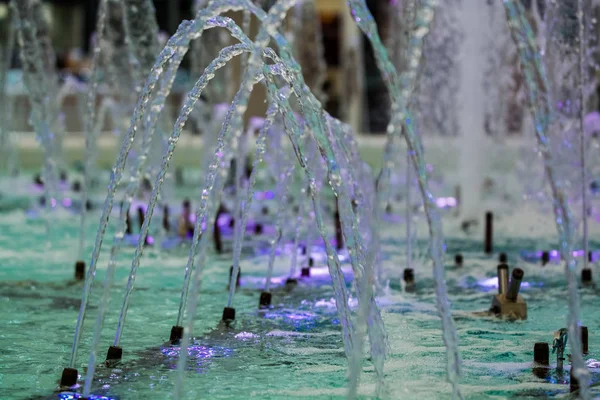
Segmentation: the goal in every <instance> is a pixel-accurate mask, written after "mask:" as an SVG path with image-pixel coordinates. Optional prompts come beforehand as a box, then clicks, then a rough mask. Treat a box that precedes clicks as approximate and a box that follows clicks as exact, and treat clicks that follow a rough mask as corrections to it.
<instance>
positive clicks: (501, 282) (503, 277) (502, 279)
mask: <svg viewBox="0 0 600 400" xmlns="http://www.w3.org/2000/svg"><path fill="white" fill-rule="evenodd" d="M507 292H508V265H506V264H500V265H498V294H506V293H507Z"/></svg>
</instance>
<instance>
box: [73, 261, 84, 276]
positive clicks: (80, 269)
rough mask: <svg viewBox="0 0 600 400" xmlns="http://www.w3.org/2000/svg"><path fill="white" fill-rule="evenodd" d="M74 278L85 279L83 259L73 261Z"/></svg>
mask: <svg viewBox="0 0 600 400" xmlns="http://www.w3.org/2000/svg"><path fill="white" fill-rule="evenodd" d="M75 280H76V281H83V280H85V261H82V260H79V261H76V262H75Z"/></svg>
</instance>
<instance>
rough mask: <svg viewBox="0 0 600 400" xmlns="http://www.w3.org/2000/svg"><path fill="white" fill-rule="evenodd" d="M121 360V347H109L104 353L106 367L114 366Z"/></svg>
mask: <svg viewBox="0 0 600 400" xmlns="http://www.w3.org/2000/svg"><path fill="white" fill-rule="evenodd" d="M121 358H123V348H122V347H121V346H110V347H109V348H108V352H107V353H106V361H105V364H106V365H107V366H111V365H114V364H116V363H118V362H119V361H121Z"/></svg>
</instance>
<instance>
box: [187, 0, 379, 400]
mask: <svg viewBox="0 0 600 400" xmlns="http://www.w3.org/2000/svg"><path fill="white" fill-rule="evenodd" d="M239 3H240V4H241V3H246V4H245V6H246V7H248V8H249V9H251V11H252V12H253V13H254V14H255V15H256V16H258V17H259V19H260V20H261V21H263V28H262V29H261V32H260V33H259V35H258V37H257V43H255V47H256V48H264V46H265V45H266V44H267V43H268V40H269V37H268V34H267V31H266V30H265V27H271V26H276V25H277V24H278V23H280V22H279V21H280V20H281V19H282V18H283V16H284V15H285V12H286V11H287V9H289V7H290V6H291V5H292V4H293V1H289V2H286V1H282V2H280V3H278V4H276V5H275V6H274V7H273V8H271V10H270V12H269V16H268V17H267V18H266V20H265V15H264V12H263V11H262V10H260V9H256V8H255V7H253V6H252V5H251V3H247V2H241V1H240V2H239ZM274 24H275V25H274ZM271 32H273V31H271ZM274 35H275V37H276V42H277V43H278V45H280V51H281V53H282V54H283V55H284V56H285V57H286V59H287V60H290V62H291V57H290V55H289V53H288V52H287V50H286V46H285V45H284V44H285V39H284V38H283V37H282V36H280V35H279V34H274ZM267 50H268V49H267ZM259 56H260V54H258V53H257V52H253V53H252V55H251V57H250V59H249V62H248V69H247V71H246V74H245V76H244V81H243V83H242V85H241V87H242V88H241V90H240V91H239V92H238V94H237V95H236V97H235V99H234V102H233V103H232V106H231V107H230V112H229V114H232V113H233V112H234V110H235V112H236V113H238V114H240V115H241V113H243V112H244V111H245V109H246V105H247V98H248V93H249V91H250V90H249V89H251V86H252V85H253V84H254V81H253V79H254V77H255V75H256V74H255V72H254V71H256V70H257V67H258V66H259ZM269 57H270V58H273V59H275V58H276V56H275V54H274V53H272V54H270V55H269ZM293 65H296V64H295V63H294V64H293ZM290 72H293V73H294V74H293V75H299V74H298V73H297V71H295V70H292V71H287V72H286V73H281V75H282V77H283V78H284V79H291V76H292V75H291V74H290ZM295 77H296V76H294V78H295ZM292 81H293V82H294V80H293V79H292ZM301 82H302V79H301V77H299V78H298V79H296V80H295V84H296V85H301ZM274 86H275V85H274V84H269V85H268V87H269V88H270V93H271V98H275V99H276V100H277V101H278V104H279V106H280V107H282V106H284V105H283V104H282V102H283V101H284V100H282V99H281V98H280V96H277V94H276V93H274V91H275V90H276V89H273V87H274ZM295 89H296V88H295ZM303 91H304V92H306V89H304V90H303ZM301 92H302V91H300V90H294V93H296V94H297V95H299V94H300V93H301ZM309 93H310V92H309ZM300 100H302V99H300ZM286 109H287V110H288V112H286V113H284V118H285V119H284V121H285V123H286V124H289V123H292V124H293V125H292V126H295V127H297V123H296V121H295V119H294V118H293V112H292V111H291V109H290V108H289V105H288V106H287V107H286ZM303 109H304V110H309V111H310V112H311V113H313V112H314V111H313V110H312V109H309V107H308V104H304V107H303ZM231 119H232V116H231V115H228V118H227V119H226V123H225V125H224V128H223V129H222V131H223V130H226V126H228V125H229V122H230V121H231ZM309 119H310V118H309ZM313 121H319V119H318V118H317V119H314V120H313ZM317 123H318V122H317ZM314 128H320V126H318V125H316V126H314ZM288 132H289V131H288ZM294 145H295V146H294V147H295V151H296V154H297V155H298V157H299V160H303V158H302V157H301V156H302V149H301V148H300V147H299V146H298V145H297V143H295V144H294ZM220 150H221V149H218V153H220ZM323 150H324V152H325V153H324V154H327V155H328V156H331V159H330V160H335V158H334V155H333V154H331V153H330V148H328V146H327V147H326V148H325V149H323ZM302 164H303V163H302ZM216 167H217V165H215V169H216ZM330 167H332V168H335V167H336V164H335V162H331V165H330ZM305 171H306V173H307V174H308V176H309V180H310V179H311V178H310V171H309V170H308V169H305ZM209 177H210V173H209ZM332 178H333V177H332ZM336 182H337V179H336ZM209 187H210V186H209ZM311 192H313V196H314V197H313V204H314V207H315V209H316V214H317V221H318V224H319V225H320V228H321V230H322V228H323V226H322V219H321V216H320V212H319V210H318V203H317V202H316V201H315V200H316V199H317V194H316V193H314V191H313V190H312V189H311ZM348 203H349V202H348ZM197 224H198V221H197ZM197 231H199V229H197ZM322 234H323V235H324V231H322ZM324 237H325V236H324ZM192 247H194V246H192ZM327 247H328V256H329V260H330V263H329V264H330V267H334V268H337V272H338V273H339V261H338V260H337V256H336V255H335V252H334V251H333V248H332V247H331V246H330V244H328V245H327ZM194 250H195V249H191V250H190V254H194ZM331 261H334V262H335V265H331ZM199 275H200V274H199V268H198V269H197V270H196V273H195V275H194V277H195V279H194V288H197V287H198V283H199ZM332 277H333V278H334V283H335V284H334V287H337V286H338V283H337V282H336V280H337V279H336V277H335V273H333V274H332ZM342 284H343V278H342ZM336 297H337V296H336ZM336 300H339V299H337V298H336ZM342 301H343V302H344V303H343V304H341V303H339V301H338V310H339V312H340V314H341V315H340V316H341V320H342V327H343V332H344V344H345V348H346V349H347V350H348V349H349V347H348V344H349V337H350V335H351V333H350V332H351V331H350V330H349V329H348V327H349V326H350V325H349V320H348V319H347V315H345V314H344V312H345V311H347V298H343V299H342ZM196 303H197V298H196V296H194V295H193V296H192V300H191V303H190V305H189V312H188V314H189V315H188V324H187V326H186V332H187V334H186V335H185V336H184V340H183V342H182V348H186V346H187V343H189V338H188V335H190V334H191V333H190V332H191V329H192V323H193V318H194V312H195V307H196ZM379 320H380V317H379ZM377 322H378V320H376V323H377ZM347 354H348V353H347ZM186 356H187V354H186V352H181V353H180V359H179V371H180V374H179V376H182V375H183V370H184V366H185V360H186ZM181 390H182V380H181V379H180V380H179V382H178V384H177V386H176V397H179V396H180V394H181Z"/></svg>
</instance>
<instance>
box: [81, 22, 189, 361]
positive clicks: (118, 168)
mask: <svg viewBox="0 0 600 400" xmlns="http://www.w3.org/2000/svg"><path fill="white" fill-rule="evenodd" d="M186 29H187V24H185V23H184V24H182V25H180V27H179V29H178V31H177V32H176V33H175V35H173V37H171V39H170V40H169V42H168V43H167V46H165V49H164V50H163V51H162V52H161V54H160V55H159V57H158V60H157V63H158V64H159V65H162V64H165V63H166V62H167V61H168V60H170V59H171V58H173V57H175V61H179V62H180V61H181V58H182V57H183V55H182V54H181V51H180V48H179V47H178V43H179V42H180V39H181V37H182V36H183V33H184V32H185V31H186ZM176 64H177V62H174V63H172V64H171V65H170V67H171V68H173V69H176ZM177 65H178V64H177ZM160 72H161V71H154V69H153V72H152V73H150V74H149V75H148V79H147V81H146V84H145V86H144V89H143V90H142V92H141V95H140V98H139V100H138V103H137V105H136V108H135V111H134V113H133V116H132V119H131V125H130V127H129V129H128V131H127V133H126V136H125V138H124V140H123V144H122V146H121V149H120V151H119V156H118V158H117V160H116V162H115V165H114V166H113V169H112V174H111V179H110V182H109V185H108V189H107V195H106V199H105V201H104V207H103V209H102V215H101V217H100V224H99V227H98V231H97V233H96V240H95V243H94V250H93V252H92V256H91V261H90V266H89V269H88V274H87V277H86V280H85V285H84V288H83V294H82V299H81V306H80V309H79V315H78V317H77V325H76V327H75V335H74V339H73V347H72V351H71V360H70V363H69V366H70V367H71V368H73V366H74V365H75V359H76V357H77V349H78V348H79V341H80V339H81V334H82V333H83V332H82V331H83V322H84V320H85V314H86V309H87V303H88V299H89V296H90V293H91V287H92V283H93V281H94V277H95V275H96V266H97V261H98V256H99V255H100V249H101V247H102V242H103V240H104V233H105V232H106V227H107V225H108V220H109V217H110V213H111V211H112V207H113V202H114V197H115V193H116V190H117V186H118V185H119V182H120V181H121V178H122V177H123V172H124V167H125V162H126V160H127V156H128V155H129V151H130V150H131V146H132V144H133V141H134V139H135V135H136V132H137V130H138V128H139V125H140V122H141V120H142V116H144V115H145V114H146V109H147V107H148V103H149V102H150V100H151V97H152V93H153V90H154V88H155V87H156V85H157V83H158V82H159V80H160V77H161V75H160ZM163 97H164V96H163ZM146 133H148V134H149V133H151V131H150V130H146Z"/></svg>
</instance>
